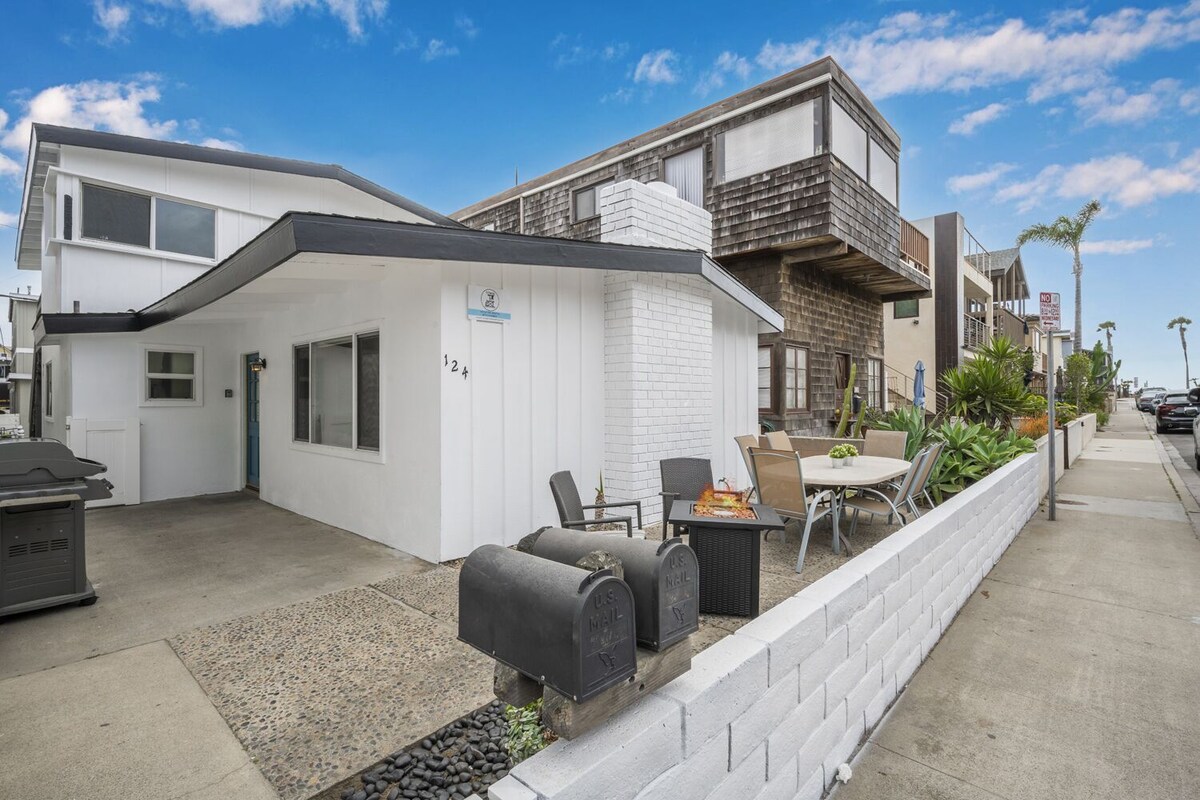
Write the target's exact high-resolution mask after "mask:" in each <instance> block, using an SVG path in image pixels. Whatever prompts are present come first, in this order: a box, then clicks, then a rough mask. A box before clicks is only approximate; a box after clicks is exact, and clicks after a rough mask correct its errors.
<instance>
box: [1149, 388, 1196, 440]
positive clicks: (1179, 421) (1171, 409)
mask: <svg viewBox="0 0 1200 800" xmlns="http://www.w3.org/2000/svg"><path fill="white" fill-rule="evenodd" d="M1197 415H1200V392H1188V391H1186V390H1183V391H1178V392H1167V393H1166V395H1164V396H1163V399H1162V401H1161V402H1160V403H1158V405H1157V406H1156V407H1155V409H1154V429H1155V430H1156V431H1158V432H1159V433H1166V432H1167V431H1169V430H1171V429H1172V428H1188V429H1190V428H1192V427H1193V426H1194V425H1195V423H1196V417H1197Z"/></svg>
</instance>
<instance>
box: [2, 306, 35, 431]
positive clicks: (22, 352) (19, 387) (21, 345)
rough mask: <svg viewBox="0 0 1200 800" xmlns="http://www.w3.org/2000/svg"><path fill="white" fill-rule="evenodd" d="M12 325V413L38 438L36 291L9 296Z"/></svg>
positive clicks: (10, 409) (10, 371) (10, 382)
mask: <svg viewBox="0 0 1200 800" xmlns="http://www.w3.org/2000/svg"><path fill="white" fill-rule="evenodd" d="M6 296H7V297H8V321H9V323H10V327H11V328H12V340H13V343H12V365H11V367H10V369H9V371H8V399H9V405H8V410H9V413H10V414H16V415H17V416H18V417H20V419H21V427H22V428H23V429H24V430H25V432H26V433H28V434H30V435H31V436H32V435H36V433H35V432H34V430H33V428H31V427H30V426H31V423H32V421H33V418H32V415H31V412H32V410H33V393H32V389H33V375H34V348H33V325H34V322H35V321H36V320H37V315H38V306H39V304H40V303H41V297H39V296H38V295H36V294H33V290H32V288H30V289H26V290H25V292H24V293H22V292H20V291H17V292H12V293H10V294H8V295H6Z"/></svg>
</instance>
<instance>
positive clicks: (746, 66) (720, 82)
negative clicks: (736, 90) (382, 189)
mask: <svg viewBox="0 0 1200 800" xmlns="http://www.w3.org/2000/svg"><path fill="white" fill-rule="evenodd" d="M750 70H751V67H750V62H749V61H747V60H746V59H745V58H743V57H742V56H739V55H738V54H737V53H733V52H730V51H729V50H726V51H725V52H723V53H721V55H719V56H717V60H716V61H714V62H713V65H712V69H710V70H708V71H707V72H705V73H704V74H703V75H701V76H700V80H699V82H698V83H697V84H696V87H695V92H696V94H698V95H701V96H703V95H706V94H708V93H709V92H712V91H715V90H717V89H720V88H722V87H724V86H725V78H726V76H728V75H733V76H734V77H736V78H737V79H738V80H739V81H745V80H746V79H748V78H749V77H750Z"/></svg>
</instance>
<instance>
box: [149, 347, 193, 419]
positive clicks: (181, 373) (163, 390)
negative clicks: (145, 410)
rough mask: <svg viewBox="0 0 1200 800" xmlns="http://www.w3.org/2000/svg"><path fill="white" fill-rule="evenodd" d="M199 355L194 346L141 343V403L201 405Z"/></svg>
mask: <svg viewBox="0 0 1200 800" xmlns="http://www.w3.org/2000/svg"><path fill="white" fill-rule="evenodd" d="M203 357H204V353H203V351H202V350H201V349H200V348H198V347H183V346H178V345H143V346H142V371H143V379H142V405H147V406H198V405H201V403H202V401H203V398H204V393H203V386H202V382H203V375H204V370H203Z"/></svg>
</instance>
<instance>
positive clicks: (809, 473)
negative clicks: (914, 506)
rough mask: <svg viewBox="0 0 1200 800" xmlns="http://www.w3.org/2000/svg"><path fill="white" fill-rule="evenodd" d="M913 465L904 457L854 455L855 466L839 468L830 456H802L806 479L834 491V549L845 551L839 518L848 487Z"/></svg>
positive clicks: (888, 477)
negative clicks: (834, 464) (831, 460)
mask: <svg viewBox="0 0 1200 800" xmlns="http://www.w3.org/2000/svg"><path fill="white" fill-rule="evenodd" d="M911 466H912V463H911V462H908V461H904V460H903V459H899V458H883V457H882V456H855V457H854V464H853V465H852V466H843V467H839V468H837V469H835V468H834V467H833V464H832V463H831V462H830V459H829V456H808V457H807V458H802V459H800V469H801V471H802V474H803V475H804V482H805V483H806V484H809V485H812V486H820V487H822V488H824V489H830V490H831V491H832V495H833V500H832V501H831V504H832V508H831V509H830V511H831V515H832V516H833V552H835V553H840V552H842V546H841V543H842V532H841V527H840V525H839V522H840V521H841V517H842V505H843V502H844V501H845V496H846V490H847V489H860V488H863V487H866V486H877V485H879V484H881V483H887V482H888V481H890V480H892V479H893V478H898V477H900V476H901V475H903V474H904V473H906V472H908V470H909V468H910V467H911ZM847 547H849V543H847Z"/></svg>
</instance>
